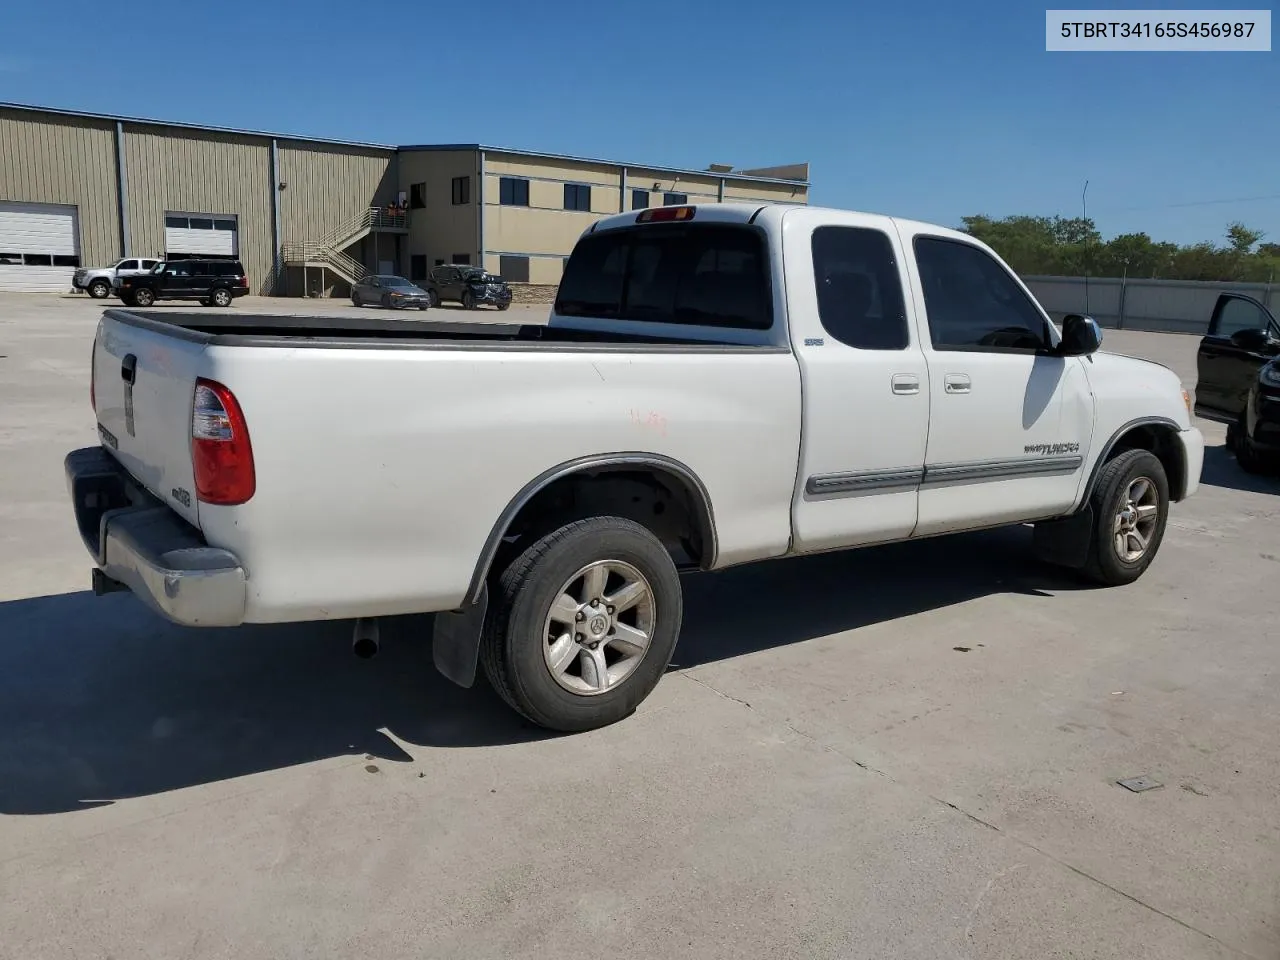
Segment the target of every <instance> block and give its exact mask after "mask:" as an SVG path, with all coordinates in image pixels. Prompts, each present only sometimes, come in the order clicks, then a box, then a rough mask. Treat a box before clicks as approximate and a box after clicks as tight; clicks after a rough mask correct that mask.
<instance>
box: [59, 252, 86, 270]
mask: <svg viewBox="0 0 1280 960" xmlns="http://www.w3.org/2000/svg"><path fill="white" fill-rule="evenodd" d="M53 265H54V266H55V267H78V266H80V258H79V257H73V256H68V255H66V254H57V253H55V254H54V255H53Z"/></svg>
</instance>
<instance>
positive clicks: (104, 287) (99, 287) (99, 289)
mask: <svg viewBox="0 0 1280 960" xmlns="http://www.w3.org/2000/svg"><path fill="white" fill-rule="evenodd" d="M89 296H91V297H93V299H95V300H105V299H107V297H109V296H111V284H109V283H107V281H105V280H95V281H93V283H91V284H89Z"/></svg>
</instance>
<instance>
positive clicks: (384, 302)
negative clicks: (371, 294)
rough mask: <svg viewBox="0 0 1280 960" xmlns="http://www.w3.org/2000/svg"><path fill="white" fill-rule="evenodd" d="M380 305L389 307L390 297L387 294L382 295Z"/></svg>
mask: <svg viewBox="0 0 1280 960" xmlns="http://www.w3.org/2000/svg"><path fill="white" fill-rule="evenodd" d="M382 306H383V307H384V308H386V309H388V310H390V309H391V297H390V296H389V295H388V294H385V293H384V294H383V295H382Z"/></svg>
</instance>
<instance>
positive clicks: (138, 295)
mask: <svg viewBox="0 0 1280 960" xmlns="http://www.w3.org/2000/svg"><path fill="white" fill-rule="evenodd" d="M155 302H156V295H155V293H154V292H153V291H151V290H148V289H147V288H146V287H139V288H138V289H137V290H135V291H133V305H134V306H135V307H149V306H151V305H152V304H153V303H155Z"/></svg>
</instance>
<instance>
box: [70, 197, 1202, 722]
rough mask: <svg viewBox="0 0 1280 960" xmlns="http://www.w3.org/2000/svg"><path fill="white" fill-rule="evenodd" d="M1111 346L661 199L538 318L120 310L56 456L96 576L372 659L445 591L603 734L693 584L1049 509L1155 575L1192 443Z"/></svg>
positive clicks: (988, 294)
mask: <svg viewBox="0 0 1280 960" xmlns="http://www.w3.org/2000/svg"><path fill="white" fill-rule="evenodd" d="M1100 339H1101V333H1100V331H1099V329H1098V327H1097V325H1096V324H1095V323H1094V322H1093V321H1092V320H1090V319H1088V318H1085V317H1079V316H1072V317H1067V318H1066V319H1065V320H1064V321H1063V328H1062V331H1061V332H1059V330H1058V329H1057V328H1055V326H1054V325H1053V324H1052V323H1051V322H1050V320H1049V318H1048V317H1047V316H1046V315H1045V313H1044V311H1043V310H1042V309H1041V308H1040V307H1039V305H1037V303H1036V302H1035V300H1034V299H1033V298H1032V297H1031V295H1030V294H1029V293H1028V291H1027V289H1026V287H1025V286H1024V285H1023V284H1022V283H1021V282H1020V281H1019V279H1018V278H1017V277H1016V276H1015V275H1014V274H1013V273H1012V272H1011V271H1010V270H1009V269H1008V268H1007V267H1006V265H1005V264H1004V263H1003V262H1002V261H1001V260H1000V259H999V258H998V257H997V256H995V255H994V254H993V253H992V251H991V250H990V249H988V248H987V247H985V246H983V245H982V244H981V243H978V242H976V241H975V240H974V239H973V238H972V237H969V236H967V235H965V234H962V233H957V232H955V231H951V230H947V229H944V228H940V227H935V226H929V225H927V224H923V223H915V222H910V221H905V220H899V219H892V218H890V217H885V216H873V215H868V214H861V213H852V212H847V211H840V210H825V209H818V208H812V207H803V206H783V205H777V206H763V207H761V206H755V205H752V206H744V205H733V204H724V205H713V206H684V207H664V208H657V209H652V210H646V211H643V212H641V213H639V214H637V213H626V214H619V215H617V216H614V217H609V218H606V219H604V220H601V221H599V222H598V223H597V224H596V225H595V226H593V227H592V228H591V229H589V230H588V231H587V232H586V233H584V234H583V236H582V237H581V239H580V240H579V242H578V244H577V246H576V247H575V249H574V251H573V256H572V257H571V258H570V261H569V263H568V265H567V267H566V270H565V274H564V279H563V282H562V284H561V287H560V290H559V295H558V299H557V301H556V304H555V307H554V309H553V310H552V313H551V317H550V321H549V323H548V325H546V326H516V325H505V326H489V325H484V326H481V325H468V324H456V325H452V326H450V325H448V324H438V323H422V322H415V321H409V320H402V319H399V318H394V319H393V318H386V319H382V318H372V317H368V318H359V319H343V318H328V319H312V318H299V317H267V316H236V317H234V318H233V317H227V316H219V315H214V314H200V315H195V314H179V313H169V312H165V313H144V312H134V311H128V310H108V311H107V312H106V313H105V315H104V316H103V319H102V321H101V323H100V325H99V328H98V332H97V338H96V343H95V347H94V352H93V390H92V393H93V398H94V399H93V402H94V409H95V411H96V415H97V421H98V429H99V434H100V437H101V441H102V443H101V445H100V446H99V447H93V448H88V449H84V450H78V451H75V452H73V453H72V454H70V455H69V456H68V458H67V464H66V469H67V476H68V482H69V486H70V491H71V496H72V499H73V502H74V505H75V513H76V518H77V521H78V524H79V527H80V530H81V533H82V535H83V538H84V541H85V544H86V546H87V547H88V549H89V552H90V553H91V554H92V555H93V558H94V561H95V562H96V564H97V568H96V569H95V570H94V584H95V589H96V590H97V591H98V592H100V593H101V592H106V591H110V590H117V589H126V588H127V589H129V590H132V591H133V592H134V593H135V594H137V595H138V596H139V597H141V598H142V599H143V600H145V601H147V602H148V603H150V604H151V605H152V606H153V607H154V608H155V609H156V610H158V611H159V612H160V613H161V614H163V615H165V616H167V617H168V618H170V619H171V620H174V621H177V622H178V623H182V624H189V625H194V626H205V625H209V626H212V625H232V624H240V623H250V622H252V623H265V622H279V621H295V620H323V619H339V618H341V619H353V620H356V625H355V634H356V637H357V639H358V640H359V641H360V646H362V647H363V648H366V649H367V648H370V647H372V646H373V643H374V642H375V638H376V624H377V621H376V619H375V618H377V617H380V616H388V615H396V614H408V613H416V612H429V611H435V612H437V613H438V615H437V616H436V617H435V618H434V628H433V643H434V657H435V662H436V665H437V666H438V668H439V669H440V670H441V671H442V672H443V673H444V674H445V675H446V676H448V677H449V678H451V679H452V680H454V681H455V682H457V683H460V684H462V685H463V686H469V685H471V683H472V682H473V680H474V677H475V674H476V669H477V662H478V661H480V662H482V663H483V666H484V669H485V671H486V673H487V674H488V676H489V678H490V680H491V682H492V684H493V686H494V687H495V688H496V689H497V691H498V692H499V693H500V694H501V695H502V697H503V698H505V699H506V700H507V701H508V702H509V703H510V704H511V706H513V707H514V708H515V709H517V710H518V711H520V712H521V713H523V714H524V715H525V716H527V717H528V718H530V719H531V720H533V721H534V722H536V723H538V724H541V725H544V726H546V727H550V728H553V729H559V730H583V729H588V728H592V727H596V726H600V725H603V724H606V723H610V722H613V721H616V720H618V719H620V718H622V717H624V716H626V715H628V714H629V713H630V712H631V711H632V710H634V709H635V707H636V706H637V704H639V703H640V701H641V700H643V699H644V698H645V696H647V695H648V693H649V692H650V691H651V690H652V689H653V687H654V685H655V684H656V683H657V682H658V679H659V678H660V677H661V675H662V673H663V670H664V669H665V667H666V666H667V664H668V662H669V660H670V658H671V655H672V652H673V650H674V648H675V645H676V640H677V636H678V633H679V630H680V622H681V604H682V601H681V587H680V579H679V576H678V573H679V571H681V570H682V569H691V570H692V569H701V570H719V569H723V568H725V567H730V566H733V565H735V564H741V563H749V562H752V561H756V560H765V559H768V558H773V557H783V556H798V555H802V554H808V553H814V552H818V551H826V550H840V549H845V548H848V547H858V546H863V545H867V544H879V543H887V542H891V541H902V540H908V539H917V538H925V537H932V536H936V535H938V534H947V533H953V532H956V531H962V530H974V529H978V528H983V527H993V526H998V525H1004V524H1020V523H1033V524H1035V534H1034V539H1033V543H1034V545H1035V549H1036V552H1037V553H1038V554H1039V555H1040V556H1041V557H1043V558H1045V559H1049V560H1052V561H1055V562H1058V563H1061V564H1064V565H1067V566H1072V567H1076V568H1078V569H1079V570H1081V571H1082V572H1083V574H1084V575H1085V576H1087V577H1088V578H1090V579H1092V580H1093V581H1096V582H1099V583H1102V584H1124V583H1128V582H1130V581H1133V580H1135V579H1136V578H1137V577H1139V576H1140V575H1141V574H1142V573H1143V571H1144V570H1145V569H1146V568H1147V566H1148V565H1149V564H1150V563H1151V561H1152V559H1153V558H1154V557H1155V554H1156V552H1157V550H1159V548H1160V543H1161V538H1162V536H1163V534H1164V530H1165V521H1166V519H1167V515H1168V509H1169V504H1170V502H1171V501H1177V500H1181V499H1183V498H1184V497H1187V496H1190V495H1191V494H1192V493H1193V492H1194V491H1195V490H1196V487H1197V486H1198V484H1199V480H1200V471H1201V465H1202V461H1203V452H1204V449H1203V440H1202V438H1201V435H1200V432H1199V431H1198V430H1197V429H1196V428H1195V427H1194V426H1193V425H1192V421H1191V415H1190V411H1189V408H1188V397H1187V394H1186V392H1185V391H1184V390H1183V389H1182V387H1181V384H1180V383H1179V380H1178V378H1177V376H1175V375H1174V373H1173V372H1172V371H1170V370H1168V369H1166V368H1165V367H1162V366H1159V365H1157V364H1154V363H1149V362H1146V361H1143V360H1137V359H1132V358H1127V357H1121V356H1114V355H1111V354H1107V353H1100V352H1095V351H1096V350H1097V348H1098V345H1099V342H1100Z"/></svg>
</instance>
